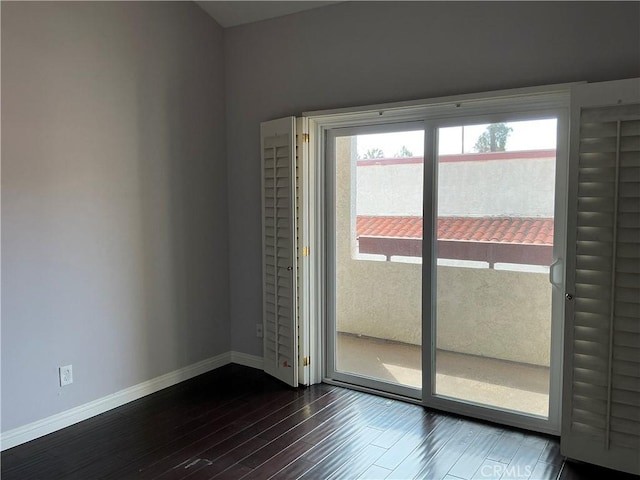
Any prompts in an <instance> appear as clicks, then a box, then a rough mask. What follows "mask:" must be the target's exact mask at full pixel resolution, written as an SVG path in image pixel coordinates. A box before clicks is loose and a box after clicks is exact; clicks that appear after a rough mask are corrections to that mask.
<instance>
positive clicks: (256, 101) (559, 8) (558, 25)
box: [225, 2, 640, 355]
mask: <svg viewBox="0 0 640 480" xmlns="http://www.w3.org/2000/svg"><path fill="white" fill-rule="evenodd" d="M639 57H640V4H638V3H637V2H630V3H612V2H605V3H595V2H594V3H592V2H586V3H578V2H568V3H561V2H544V3H543V2H534V3H523V2H500V3H488V2H474V3H460V2H449V3H435V2H406V3H400V2H372V3H364V2H348V3H342V4H337V5H333V6H330V7H326V8H322V9H318V10H311V11H308V12H303V13H300V14H296V15H291V16H288V17H282V18H279V19H274V20H270V21H265V22H259V23H255V24H250V25H245V26H239V27H235V28H231V29H228V30H225V68H226V85H227V88H226V102H227V103H226V105H227V116H226V121H227V146H228V162H229V163H228V175H229V238H230V242H229V243H230V264H231V266H232V268H231V270H230V282H231V283H230V288H231V296H230V300H231V344H232V348H233V349H234V350H238V351H242V352H246V353H250V354H256V355H261V352H262V348H261V342H260V340H259V339H257V338H256V337H255V323H256V322H259V321H260V318H261V280H260V279H261V266H260V258H261V254H260V252H261V241H260V167H259V165H260V149H259V123H260V122H261V121H265V120H269V119H272V118H277V117H281V116H285V115H296V114H300V113H301V112H302V111H306V110H314V109H325V108H336V107H347V106H354V105H362V104H371V103H378V102H388V101H398V100H409V99H418V98H429V97H435V96H441V95H450V94H459V93H471V92H482V91H487V90H497V89H503V88H515V87H524V86H533V85H541V84H551V83H559V82H571V81H581V80H587V81H604V80H613V79H619V78H627V77H635V76H639V75H640V62H639V61H638V58H639Z"/></svg>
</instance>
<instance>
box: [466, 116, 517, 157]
mask: <svg viewBox="0 0 640 480" xmlns="http://www.w3.org/2000/svg"><path fill="white" fill-rule="evenodd" d="M511 132H513V128H511V127H507V124H506V123H492V124H491V125H489V126H488V127H487V129H486V130H485V131H484V132H482V135H480V136H479V137H478V141H477V142H476V144H475V145H474V147H473V148H474V150H475V151H476V152H504V150H505V148H506V146H507V139H508V138H509V134H510V133H511Z"/></svg>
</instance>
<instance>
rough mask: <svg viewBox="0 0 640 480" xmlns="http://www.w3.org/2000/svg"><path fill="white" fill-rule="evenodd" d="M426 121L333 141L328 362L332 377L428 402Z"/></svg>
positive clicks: (340, 132)
mask: <svg viewBox="0 0 640 480" xmlns="http://www.w3.org/2000/svg"><path fill="white" fill-rule="evenodd" d="M423 125H424V124H423V122H419V123H414V124H403V125H378V126H368V127H358V128H348V129H336V130H333V131H332V132H331V133H330V135H329V141H328V159H329V161H328V165H329V168H328V172H327V173H328V179H329V183H330V184H331V186H332V188H331V193H330V195H328V211H329V212H330V215H329V220H328V225H329V228H328V232H329V242H328V246H329V248H328V250H329V252H328V253H329V256H328V269H329V276H328V278H329V283H328V292H327V293H328V298H329V302H328V305H329V312H328V313H329V315H328V316H329V322H328V324H327V325H328V326H327V335H326V338H327V364H328V372H329V376H330V377H331V378H332V379H335V380H339V381H343V382H347V383H349V384H352V385H358V386H361V387H367V388H372V389H376V390H381V391H387V392H391V393H396V394H400V395H405V396H409V397H413V398H420V396H421V387H422V297H421V291H422V282H421V278H422V230H423V228H422V208H423V174H424V154H423V153H424V129H423Z"/></svg>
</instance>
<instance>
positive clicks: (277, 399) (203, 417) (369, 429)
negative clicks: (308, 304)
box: [1, 365, 614, 480]
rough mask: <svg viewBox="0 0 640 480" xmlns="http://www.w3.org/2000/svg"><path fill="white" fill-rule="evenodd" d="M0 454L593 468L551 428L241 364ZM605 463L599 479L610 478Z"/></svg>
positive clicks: (59, 466)
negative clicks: (289, 379)
mask: <svg viewBox="0 0 640 480" xmlns="http://www.w3.org/2000/svg"><path fill="white" fill-rule="evenodd" d="M1 460H2V476H1V477H2V480H12V479H17V480H28V479H43V480H54V479H82V480H88V479H118V480H120V479H134V478H135V479H155V478H158V479H183V478H188V479H189V480H196V479H214V478H215V479H240V478H242V479H268V478H284V479H289V478H292V479H293V478H304V479H322V480H324V479H356V478H363V479H382V478H389V479H410V478H418V479H447V480H457V479H477V478H482V479H485V478H501V477H502V478H522V479H524V478H530V479H556V478H558V476H559V475H561V476H562V478H567V479H568V478H572V479H573V478H585V475H586V474H587V473H593V472H594V470H593V469H592V468H591V467H590V468H583V467H580V466H579V465H577V466H575V465H573V466H572V465H566V466H564V467H563V458H562V457H561V456H560V453H559V448H558V442H557V440H556V439H555V438H553V437H546V436H541V435H535V434H526V433H523V432H521V431H517V430H509V429H506V428H501V427H498V426H495V425H491V424H487V423H481V422H476V421H470V420H468V419H462V418H459V417H455V416H450V415H443V414H441V413H436V412H433V411H429V410H427V409H425V408H423V407H420V406H416V405H410V404H406V403H403V402H399V401H395V400H388V399H384V398H380V397H377V396H374V395H368V394H364V393H359V392H355V391H351V390H347V389H343V388H338V387H332V386H329V385H315V386H313V387H311V388H307V389H289V388H287V387H285V386H283V385H282V384H280V383H279V382H277V381H275V380H272V379H271V378H269V377H268V376H266V375H265V374H264V373H262V372H260V371H258V370H254V369H250V368H246V367H241V366H238V365H228V366H226V367H223V368H220V369H218V370H215V371H213V372H210V373H207V374H205V375H201V376H199V377H197V378H195V379H192V380H190V381H188V382H184V383H182V384H180V385H177V386H175V387H172V388H168V389H165V390H163V391H161V392H158V393H156V394H154V395H150V396H148V397H145V398H143V399H141V400H138V401H136V402H132V403H130V404H128V405H125V406H123V407H120V408H118V409H115V410H112V411H110V412H107V413H105V414H102V415H100V416H97V417H94V418H91V419H89V420H87V421H84V422H82V423H79V424H77V425H74V426H71V427H69V428H66V429H64V430H60V431H58V432H55V433H53V434H51V435H47V436H46V437H42V438H40V439H37V440H34V441H32V442H29V443H27V444H24V445H21V446H18V447H15V448H12V449H10V450H7V451H5V452H3V453H2V459H1ZM581 468H583V470H582V471H581V470H580V469H581ZM598 472H600V473H598V476H597V477H594V478H613V477H612V475H614V474H613V473H612V472H606V471H603V470H601V471H598ZM603 472H604V473H603ZM600 475H603V476H600ZM605 475H606V476H605Z"/></svg>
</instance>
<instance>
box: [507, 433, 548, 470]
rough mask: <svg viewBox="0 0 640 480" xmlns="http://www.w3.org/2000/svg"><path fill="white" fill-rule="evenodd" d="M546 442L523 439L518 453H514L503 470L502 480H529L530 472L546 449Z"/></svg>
mask: <svg viewBox="0 0 640 480" xmlns="http://www.w3.org/2000/svg"><path fill="white" fill-rule="evenodd" d="M546 446H547V445H546V441H545V442H541V441H535V442H534V441H531V439H525V440H524V441H523V442H521V443H520V447H519V448H518V451H517V452H516V453H515V455H514V456H513V458H512V459H511V461H510V462H509V465H507V468H506V470H505V473H504V475H503V476H502V478H503V479H504V480H518V479H522V478H529V476H530V475H531V472H533V469H534V468H535V466H536V464H537V463H538V458H540V454H541V453H542V451H543V450H544V449H545V447H546Z"/></svg>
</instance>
